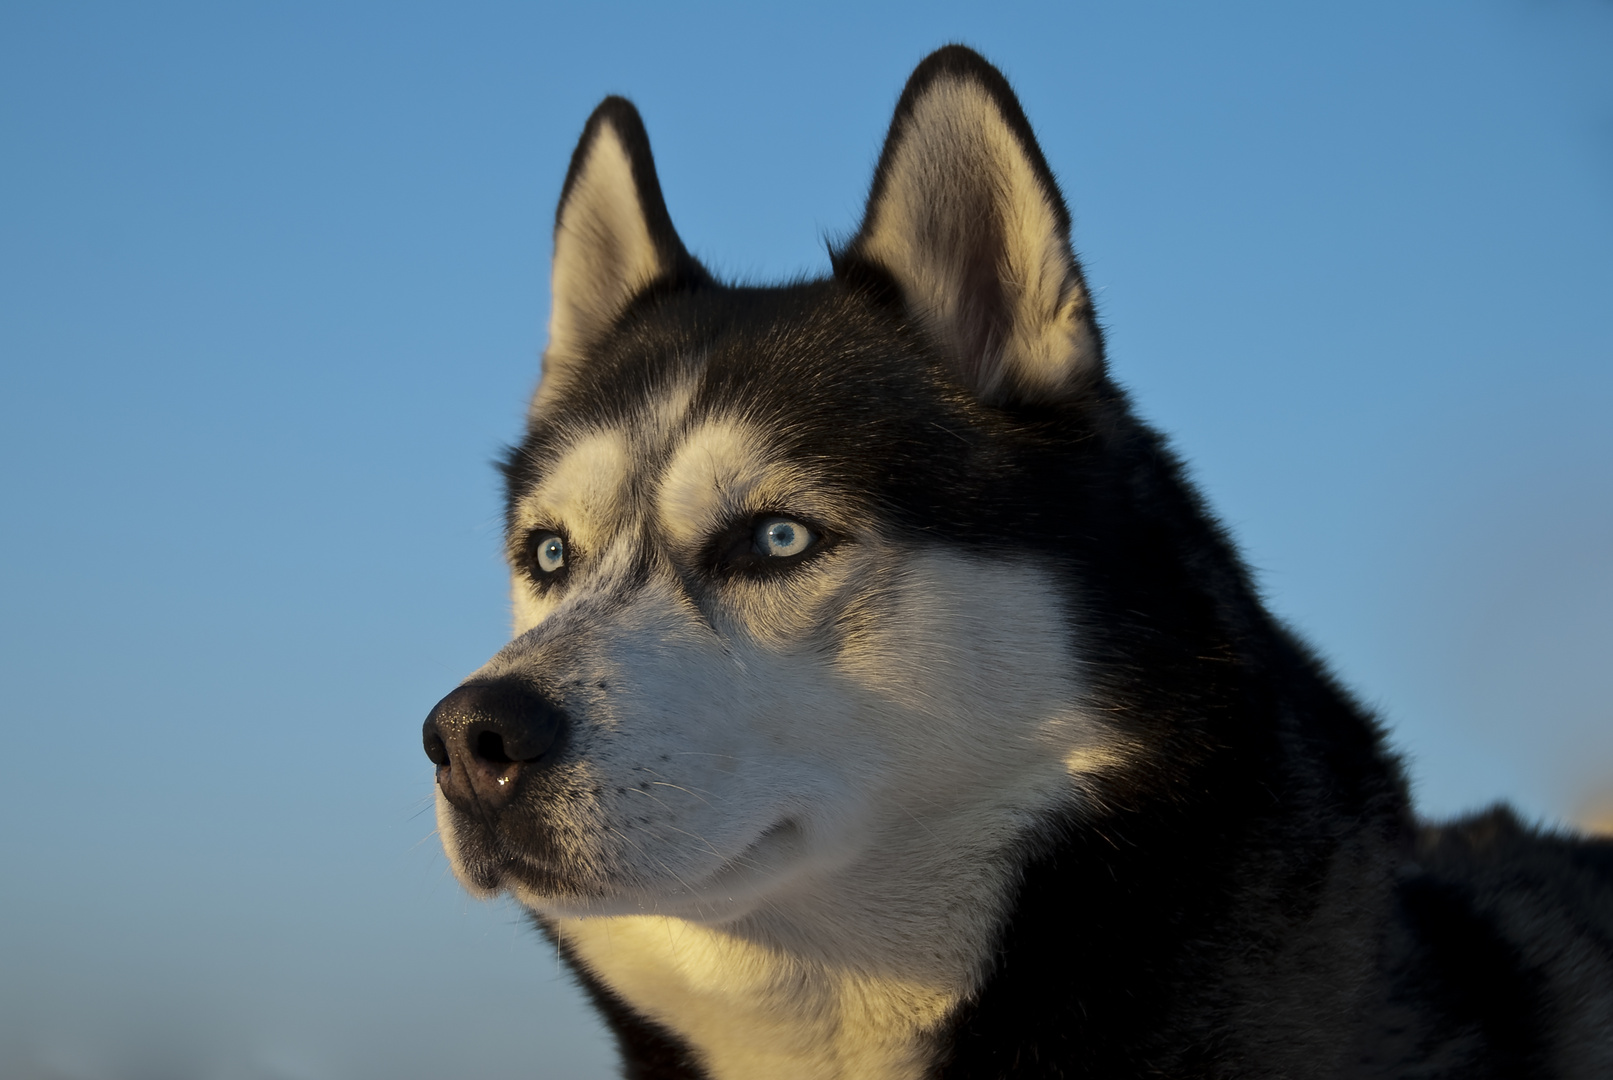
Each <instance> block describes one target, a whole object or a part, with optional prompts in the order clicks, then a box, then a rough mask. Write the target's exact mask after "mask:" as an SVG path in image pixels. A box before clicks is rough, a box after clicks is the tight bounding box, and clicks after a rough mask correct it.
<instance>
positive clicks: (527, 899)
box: [505, 818, 811, 922]
mask: <svg viewBox="0 0 1613 1080" xmlns="http://www.w3.org/2000/svg"><path fill="white" fill-rule="evenodd" d="M808 848H809V843H808V836H807V830H806V829H805V828H804V827H803V826H802V825H801V823H800V822H799V821H797V820H796V819H794V818H783V819H781V820H779V821H776V822H775V823H774V824H772V825H770V826H768V827H767V828H766V829H764V830H762V832H761V833H760V834H758V835H757V836H756V838H755V839H754V840H752V841H751V842H750V843H749V844H747V845H746V846H745V847H744V848H743V849H742V850H741V851H740V852H739V853H738V854H736V855H734V856H732V857H730V858H728V859H726V860H724V861H723V862H721V863H719V864H718V865H717V867H716V868H715V869H714V870H712V871H710V872H709V873H706V874H703V875H701V876H698V877H696V878H693V879H692V880H691V879H688V878H683V877H679V876H677V875H667V876H664V877H661V876H657V877H653V878H648V879H647V877H648V876H647V875H638V874H635V875H634V878H635V880H634V881H633V882H632V883H631V884H623V885H620V886H613V885H600V886H596V887H592V888H587V889H581V890H579V889H577V888H575V887H568V886H567V885H562V883H561V882H559V881H557V880H556V878H555V876H554V875H553V874H552V873H550V872H547V871H542V870H538V871H537V872H535V873H534V872H533V870H534V868H532V867H530V866H529V865H528V864H527V862H526V860H524V859H519V858H517V859H515V860H512V861H511V863H510V864H509V865H507V867H506V868H505V876H506V881H507V882H508V885H509V888H510V890H511V892H513V893H514V894H515V897H516V899H518V900H520V901H521V902H522V903H523V904H525V905H526V906H528V907H530V908H533V909H534V910H536V911H539V912H542V913H544V914H548V915H557V916H564V917H588V916H601V915H608V916H614V915H671V916H677V917H679V918H685V919H694V920H697V921H703V922H720V921H724V920H727V919H731V918H735V917H738V916H740V915H743V914H744V913H746V912H748V911H750V910H752V909H753V908H755V907H756V906H757V905H758V904H759V903H761V902H763V901H764V900H765V899H766V897H767V896H768V895H770V894H772V893H773V892H775V891H776V890H777V889H779V888H780V887H781V886H783V885H784V884H786V883H787V882H788V881H789V880H790V879H792V878H794V877H795V876H796V874H797V873H798V872H799V871H800V870H801V869H802V868H803V867H804V866H805V865H807V864H808V863H809V862H810V861H811V860H810V858H809V850H808Z"/></svg>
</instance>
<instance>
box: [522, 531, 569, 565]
mask: <svg viewBox="0 0 1613 1080" xmlns="http://www.w3.org/2000/svg"><path fill="white" fill-rule="evenodd" d="M527 550H528V551H530V552H531V555H532V558H531V563H532V567H533V569H535V570H537V571H538V572H539V573H541V574H544V575H550V574H558V573H559V572H560V571H561V570H563V569H564V568H565V565H566V541H565V539H564V538H563V537H562V536H561V535H560V534H559V533H555V532H540V533H534V534H533V536H532V539H531V541H530V542H529V546H528V548H527Z"/></svg>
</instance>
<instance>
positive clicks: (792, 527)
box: [752, 517, 818, 559]
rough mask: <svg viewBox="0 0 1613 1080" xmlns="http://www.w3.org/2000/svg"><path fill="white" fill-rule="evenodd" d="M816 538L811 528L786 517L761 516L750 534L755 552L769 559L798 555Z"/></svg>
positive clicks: (815, 541)
mask: <svg viewBox="0 0 1613 1080" xmlns="http://www.w3.org/2000/svg"><path fill="white" fill-rule="evenodd" d="M817 540H818V537H817V534H816V533H814V532H813V531H812V530H811V529H809V528H807V527H806V526H805V525H803V524H801V523H800V522H799V521H794V520H792V519H790V518H787V517H769V518H763V519H762V520H761V521H758V522H757V523H756V531H755V533H754V534H753V535H752V543H753V544H754V545H755V548H756V554H758V555H762V556H765V557H767V558H770V559H786V558H789V557H790V556H791V555H799V554H801V553H802V552H804V551H806V550H807V549H808V548H810V547H811V546H812V545H813V544H815V543H817Z"/></svg>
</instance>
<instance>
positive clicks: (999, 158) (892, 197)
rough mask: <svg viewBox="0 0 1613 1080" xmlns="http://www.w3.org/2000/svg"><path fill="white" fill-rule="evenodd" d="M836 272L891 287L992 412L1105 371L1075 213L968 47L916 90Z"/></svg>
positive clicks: (934, 57)
mask: <svg viewBox="0 0 1613 1080" xmlns="http://www.w3.org/2000/svg"><path fill="white" fill-rule="evenodd" d="M835 263H836V273H837V275H839V276H841V277H842V278H845V279H854V278H856V277H857V276H858V271H859V270H860V269H861V270H866V269H868V268H873V269H874V270H875V271H876V274H875V275H874V276H875V277H878V276H888V278H889V279H890V280H891V281H893V282H894V283H895V285H896V288H897V290H898V291H899V293H900V294H901V298H902V301H903V302H904V304H905V306H906V308H907V310H908V312H909V313H910V314H911V315H912V316H913V317H915V318H916V319H917V320H918V321H919V322H920V323H921V324H922V325H923V326H924V327H925V328H926V329H927V330H928V331H929V333H930V334H931V335H932V337H933V338H934V339H935V340H936V342H937V343H938V344H939V345H940V346H941V348H942V349H943V350H944V351H945V352H946V354H947V355H948V357H949V359H950V360H951V361H952V363H953V365H954V368H955V370H956V373H957V375H958V377H959V379H960V380H961V381H962V382H963V383H964V385H966V386H968V387H970V388H971V389H973V390H974V392H975V393H976V394H977V395H979V396H980V397H981V398H982V399H984V400H987V401H990V402H993V403H998V404H1004V403H1008V402H1011V401H1026V402H1052V401H1057V400H1060V399H1063V398H1066V397H1068V396H1069V395H1070V394H1072V393H1073V392H1074V391H1075V390H1076V388H1077V387H1078V386H1080V385H1081V384H1082V383H1083V382H1084V381H1085V377H1087V376H1089V375H1091V374H1095V373H1097V372H1098V371H1101V369H1102V366H1103V337H1102V333H1101V332H1100V330H1099V328H1098V325H1097V322H1096V320H1095V319H1094V317H1093V311H1092V302H1091V296H1090V294H1089V293H1088V291H1087V287H1086V282H1085V280H1084V279H1083V277H1082V275H1081V269H1080V266H1079V265H1078V264H1077V263H1076V260H1075V255H1074V252H1072V251H1071V249H1070V215H1069V211H1068V210H1066V209H1065V206H1064V200H1063V198H1062V197H1061V196H1060V195H1059V191H1058V186H1057V185H1056V183H1055V182H1054V180H1053V174H1052V172H1051V171H1050V170H1049V169H1048V167H1047V161H1046V159H1044V158H1043V157H1042V151H1041V149H1040V148H1039V147H1038V146H1037V145H1036V139H1035V136H1034V135H1032V133H1031V129H1030V124H1029V122H1028V121H1027V120H1026V119H1025V113H1024V110H1023V109H1022V108H1020V104H1019V101H1018V99H1017V98H1015V96H1014V92H1013V90H1012V89H1010V88H1009V86H1008V81H1007V80H1006V79H1004V78H1003V76H1002V73H1001V72H999V71H998V70H997V69H996V68H994V67H992V66H991V65H990V64H989V63H987V62H986V61H985V60H984V59H983V58H982V57H981V56H980V55H979V54H978V53H976V52H974V51H972V50H970V49H967V48H964V47H963V46H960V45H949V46H947V47H946V48H943V49H940V50H939V51H937V52H934V53H932V54H931V55H930V56H929V57H928V58H926V59H925V60H924V62H923V63H921V64H920V65H919V66H918V68H917V69H916V70H915V71H914V72H913V75H912V77H911V78H910V79H908V82H907V87H906V89H904V90H903V91H902V97H901V100H900V101H899V102H898V103H897V106H896V115H895V118H894V119H892V121H891V126H890V133H889V134H888V135H887V136H886V139H885V148H884V150H883V152H882V153H881V154H880V159H879V166H878V168H877V169H876V170H875V172H874V183H873V189H872V191H871V193H870V194H869V197H868V207H867V210H866V211H865V212H864V215H863V221H862V226H861V228H860V229H859V230H858V232H857V234H856V236H855V237H853V238H852V240H851V242H850V244H848V245H847V246H846V248H845V249H844V250H843V251H841V252H839V253H838V254H837V256H836V260H835Z"/></svg>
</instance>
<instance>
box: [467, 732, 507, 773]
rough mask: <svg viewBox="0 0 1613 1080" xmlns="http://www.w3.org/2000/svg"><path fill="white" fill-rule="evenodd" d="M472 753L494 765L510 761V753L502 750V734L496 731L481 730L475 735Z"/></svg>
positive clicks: (505, 763)
mask: <svg viewBox="0 0 1613 1080" xmlns="http://www.w3.org/2000/svg"><path fill="white" fill-rule="evenodd" d="M472 753H474V754H475V755H476V756H477V757H479V758H481V759H482V760H483V761H487V762H491V763H492V764H494V765H508V764H509V763H510V761H511V758H510V755H509V754H507V753H505V751H504V736H502V735H500V734H499V733H498V732H496V731H483V732H482V733H481V734H479V735H477V736H476V743H475V748H474V749H473V750H472Z"/></svg>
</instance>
